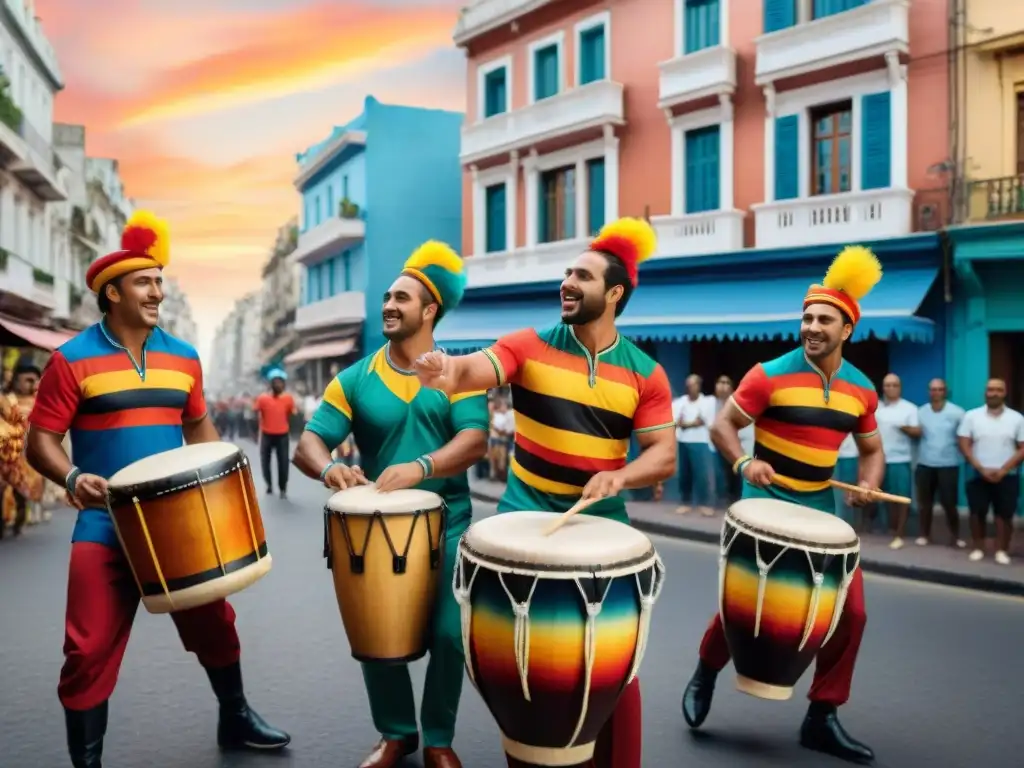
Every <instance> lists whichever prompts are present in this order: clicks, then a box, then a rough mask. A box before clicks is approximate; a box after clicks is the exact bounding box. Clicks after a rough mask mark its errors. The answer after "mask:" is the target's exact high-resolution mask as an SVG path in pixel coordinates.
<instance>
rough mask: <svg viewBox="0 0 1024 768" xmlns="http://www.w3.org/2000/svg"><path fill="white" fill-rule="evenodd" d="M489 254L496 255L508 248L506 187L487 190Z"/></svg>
mask: <svg viewBox="0 0 1024 768" xmlns="http://www.w3.org/2000/svg"><path fill="white" fill-rule="evenodd" d="M486 197H487V252H488V253H496V252H498V251H504V250H505V249H506V248H507V239H506V226H505V221H506V219H505V210H506V208H505V185H504V184H495V185H494V186H493V187H488V188H487V195H486Z"/></svg>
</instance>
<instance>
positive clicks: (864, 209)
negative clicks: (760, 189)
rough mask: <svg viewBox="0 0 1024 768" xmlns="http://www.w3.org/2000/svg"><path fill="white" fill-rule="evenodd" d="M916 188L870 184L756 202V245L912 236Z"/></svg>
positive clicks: (754, 208)
mask: <svg viewBox="0 0 1024 768" xmlns="http://www.w3.org/2000/svg"><path fill="white" fill-rule="evenodd" d="M913 203H914V192H913V190H910V189H892V188H890V189H872V190H869V191H866V192H845V193H843V194H839V195H818V196H816V197H804V198H799V199H797V200H780V201H777V202H773V203H760V204H758V205H753V206H751V208H752V209H753V211H754V228H755V231H756V233H757V234H756V237H757V247H758V248H789V247H797V246H801V245H826V244H829V243H856V242H865V241H870V240H883V239H885V238H888V237H900V236H902V235H909V234H910V233H911V231H912V222H913Z"/></svg>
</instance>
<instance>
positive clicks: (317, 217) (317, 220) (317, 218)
mask: <svg viewBox="0 0 1024 768" xmlns="http://www.w3.org/2000/svg"><path fill="white" fill-rule="evenodd" d="M320 202H321V201H320V195H317V196H316V198H315V199H314V202H313V205H314V207H315V209H316V212H315V214H314V215H315V218H314V219H313V226H314V227H315V226H316V225H318V224H319V223H320V222H321V221H323V209H322V208H321V207H320Z"/></svg>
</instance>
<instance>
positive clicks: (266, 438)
mask: <svg viewBox="0 0 1024 768" xmlns="http://www.w3.org/2000/svg"><path fill="white" fill-rule="evenodd" d="M272 452H273V453H276V454H277V487H278V488H279V489H281V490H282V491H283V490H286V489H287V488H288V434H287V433H285V434H283V435H268V434H266V433H263V434H261V435H260V465H261V466H262V468H263V482H265V483H266V484H267V490H273V489H274V475H273V474H272V473H271V471H270V454H271V453H272Z"/></svg>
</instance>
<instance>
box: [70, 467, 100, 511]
mask: <svg viewBox="0 0 1024 768" xmlns="http://www.w3.org/2000/svg"><path fill="white" fill-rule="evenodd" d="M75 499H76V500H77V501H78V503H79V504H81V505H82V506H81V507H79V509H84V508H85V507H105V506H107V481H106V480H105V479H104V478H102V477H100V476H99V475H90V474H87V473H85V472H83V473H82V474H80V475H79V476H78V477H77V478H76V479H75ZM76 506H77V505H76Z"/></svg>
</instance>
